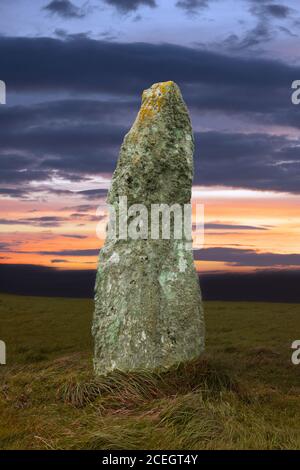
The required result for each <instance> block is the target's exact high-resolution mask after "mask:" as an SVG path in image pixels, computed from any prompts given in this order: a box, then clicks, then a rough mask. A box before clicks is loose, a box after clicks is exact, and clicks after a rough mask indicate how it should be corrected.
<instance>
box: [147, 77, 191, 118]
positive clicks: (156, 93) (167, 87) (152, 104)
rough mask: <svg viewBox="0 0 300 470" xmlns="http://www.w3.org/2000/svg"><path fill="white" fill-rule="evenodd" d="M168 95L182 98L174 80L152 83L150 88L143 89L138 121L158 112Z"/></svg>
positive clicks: (166, 100) (165, 102) (167, 99)
mask: <svg viewBox="0 0 300 470" xmlns="http://www.w3.org/2000/svg"><path fill="white" fill-rule="evenodd" d="M170 97H176V98H177V99H180V100H182V97H181V93H180V89H179V87H178V85H176V83H175V82H172V81H171V80H170V81H168V82H160V83H154V84H153V85H152V86H151V87H150V88H148V89H147V90H144V91H143V94H142V106H141V109H140V112H139V115H138V120H139V121H140V123H141V122H142V121H144V119H145V118H146V119H147V118H152V117H154V116H155V115H157V114H159V112H160V111H161V110H162V108H163V106H164V105H165V104H167V102H168V101H169V98H170Z"/></svg>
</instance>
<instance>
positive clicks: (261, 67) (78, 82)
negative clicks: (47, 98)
mask: <svg viewBox="0 0 300 470" xmlns="http://www.w3.org/2000/svg"><path fill="white" fill-rule="evenodd" d="M0 57H1V70H2V72H1V73H2V78H3V80H5V81H6V82H7V83H9V84H10V89H11V90H12V91H13V90H14V91H17V90H19V91H20V90H23V91H30V90H32V91H34V92H37V91H39V90H45V91H46V90H48V91H51V90H52V91H55V92H56V93H57V92H58V91H60V90H68V91H81V92H83V91H85V92H89V93H91V92H93V91H94V92H95V91H97V92H101V93H113V94H114V95H116V96H119V97H120V96H121V95H124V96H125V95H126V96H128V94H131V95H132V96H135V97H137V96H140V94H141V90H143V89H144V88H146V87H149V86H150V85H151V84H152V83H154V82H158V81H165V80H169V79H170V77H172V80H174V81H176V82H178V84H179V85H180V86H182V87H185V86H188V85H191V84H197V85H200V84H201V85H210V86H214V87H215V88H218V87H219V86H222V87H224V86H232V87H233V86H234V87H235V86H238V87H243V88H244V90H254V89H257V88H264V89H265V91H266V93H272V92H273V91H274V92H275V91H276V89H277V88H281V89H282V88H288V89H290V86H291V83H292V81H293V80H295V77H297V76H299V75H300V67H299V66H297V65H288V64H286V63H284V62H280V61H278V60H270V59H262V58H261V59H257V58H253V57H244V58H243V57H229V56H227V55H223V54H219V53H217V52H212V51H208V50H203V49H193V48H188V47H183V46H177V45H171V44H145V43H116V42H107V41H96V40H92V39H87V38H81V39H72V40H68V41H63V40H59V39H51V38H7V37H1V38H0ZM41 57H47V62H43V61H41V60H40V59H41ZM52 63H55V67H52V66H51V65H50V64H52ZM48 64H49V65H48ZM17 70H18V73H16V71H17ZM79 70H80V73H79Z"/></svg>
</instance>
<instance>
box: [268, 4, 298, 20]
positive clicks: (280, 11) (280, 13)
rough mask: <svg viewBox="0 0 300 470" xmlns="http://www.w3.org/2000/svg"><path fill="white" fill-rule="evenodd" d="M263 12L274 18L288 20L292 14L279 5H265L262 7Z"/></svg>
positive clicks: (285, 7)
mask: <svg viewBox="0 0 300 470" xmlns="http://www.w3.org/2000/svg"><path fill="white" fill-rule="evenodd" d="M262 9H263V11H264V12H265V13H266V14H269V15H270V16H273V17H274V18H288V17H289V16H290V14H291V12H292V10H291V8H289V7H287V6H286V5H281V4H277V3H276V4H275V3H274V4H267V5H263V6H262Z"/></svg>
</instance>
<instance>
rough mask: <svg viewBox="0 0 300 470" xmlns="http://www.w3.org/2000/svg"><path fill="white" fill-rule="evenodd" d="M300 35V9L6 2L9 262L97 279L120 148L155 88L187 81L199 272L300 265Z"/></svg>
mask: <svg viewBox="0 0 300 470" xmlns="http://www.w3.org/2000/svg"><path fill="white" fill-rule="evenodd" d="M299 36H300V4H299V0H289V1H280V0H275V1H272V0H239V1H236V0H235V1H231V0H181V1H176V0H174V1H168V0H164V1H162V0H156V1H155V0H125V1H124V0H122V1H121V0H102V1H101V0H90V1H84V0H74V1H72V2H71V1H68V0H53V1H47V0H35V1H34V2H32V1H30V0H14V1H13V2H12V1H11V0H1V4H0V80H4V81H5V82H6V86H7V97H6V102H7V104H6V105H0V165H1V172H0V178H1V187H0V201H1V204H0V211H1V213H0V250H1V251H0V262H1V263H3V264H31V265H32V264H34V265H46V266H52V267H55V268H59V269H64V268H65V269H66V268H68V269H91V268H95V267H96V264H97V255H98V252H99V248H100V247H101V246H102V244H103V239H99V238H98V237H97V235H96V226H97V224H98V223H99V220H100V219H101V224H102V226H103V227H105V224H106V218H105V213H104V212H103V213H102V212H101V211H100V212H101V213H100V217H99V215H96V209H97V207H98V206H99V205H100V204H102V207H103V208H104V202H105V197H106V192H107V189H108V188H109V185H110V180H111V175H112V172H113V170H114V168H115V165H116V161H117V158H118V152H119V147H120V144H121V142H122V139H123V137H124V135H125V133H126V132H127V131H128V130H129V128H130V126H131V124H132V122H133V120H134V118H135V115H136V113H137V111H138V109H139V105H140V97H141V93H142V91H143V89H145V88H148V87H149V86H151V84H152V83H155V82H160V81H166V80H173V81H175V82H176V83H178V85H179V86H180V88H181V91H182V94H183V97H184V99H185V101H186V103H187V105H188V108H189V110H190V114H191V118H192V124H193V129H194V133H195V143H196V149H195V155H194V160H195V176H194V185H193V202H194V204H195V203H202V204H204V208H205V209H204V211H205V242H204V248H203V249H201V250H199V249H197V248H199V247H198V246H197V244H195V246H194V249H195V259H196V265H197V268H198V270H199V271H201V272H222V271H225V272H227V271H233V270H234V271H243V272H244V271H253V270H258V269H261V270H266V269H293V270H294V269H299V266H300V139H299V129H300V105H299V106H295V105H293V104H292V102H291V94H292V90H291V84H292V82H293V81H294V80H300V52H299ZM101 214H102V216H101Z"/></svg>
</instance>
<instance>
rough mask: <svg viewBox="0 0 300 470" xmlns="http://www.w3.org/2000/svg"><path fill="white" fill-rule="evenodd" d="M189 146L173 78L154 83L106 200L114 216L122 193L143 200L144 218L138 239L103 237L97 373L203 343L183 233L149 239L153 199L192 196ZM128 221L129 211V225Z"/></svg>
mask: <svg viewBox="0 0 300 470" xmlns="http://www.w3.org/2000/svg"><path fill="white" fill-rule="evenodd" d="M193 150H194V141H193V134H192V128H191V123H190V119H189V115H188V111H187V108H186V105H185V103H184V101H183V99H182V96H181V93H180V90H179V88H178V86H177V85H176V84H175V83H174V82H171V81H170V82H163V83H157V84H154V85H152V87H151V88H149V89H148V90H145V91H144V92H143V96H142V105H141V109H140V111H139V113H138V115H137V118H136V120H135V122H134V124H133V126H132V128H131V130H130V131H129V132H128V134H127V135H126V136H125V138H124V142H123V144H122V146H121V151H120V156H119V161H118V164H117V168H116V170H115V172H114V175H113V179H112V184H111V188H110V190H109V193H108V200H107V201H108V203H109V204H110V205H111V206H112V207H114V209H115V212H116V216H117V220H118V219H119V216H120V198H123V199H124V198H125V196H126V198H127V201H126V202H127V207H128V208H129V207H130V206H132V205H133V204H143V205H144V206H145V207H146V208H147V209H148V211H149V224H144V226H143V227H142V225H140V226H139V229H140V237H138V238H137V239H131V238H130V237H129V238H127V239H126V237H124V236H123V235H124V234H123V235H122V237H123V238H122V237H121V239H120V236H118V237H117V238H114V237H112V236H110V237H108V236H107V238H106V241H105V244H104V247H103V248H102V249H101V251H100V255H99V266H98V272H97V278H96V286H95V313H94V320H93V328H92V331H93V335H94V340H95V355H94V367H95V372H96V374H106V373H107V372H109V371H111V370H113V369H115V368H117V369H121V370H134V369H154V368H162V367H169V366H171V365H173V364H175V363H178V362H181V361H185V360H189V359H192V358H195V357H197V356H198V355H199V354H200V353H201V352H202V351H203V349H204V319H203V310H202V305H201V294H200V288H199V284H198V278H197V274H196V271H195V267H194V262H193V254H192V251H191V250H189V249H186V243H185V242H186V240H185V239H184V238H183V239H181V240H180V239H176V238H175V237H174V236H172V237H171V238H170V239H164V238H163V235H162V230H160V231H159V235H160V236H159V238H158V239H153V238H151V234H152V232H151V220H150V218H151V217H150V216H151V207H153V204H167V205H168V206H172V205H173V204H177V205H179V206H180V208H183V207H184V205H185V204H188V203H189V202H190V199H191V186H192V178H193ZM135 207H137V206H135ZM133 220H134V217H133V216H132V215H131V216H130V217H129V218H128V224H130V222H132V221H133ZM111 222H112V221H111ZM128 224H127V225H126V229H127V228H128ZM174 225H175V217H173V219H172V222H171V228H172V229H174ZM118 229H119V230H120V226H119V227H118ZM123 229H124V227H123ZM123 229H122V230H123ZM171 233H172V231H171ZM118 235H120V232H118ZM173 235H174V233H173Z"/></svg>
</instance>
